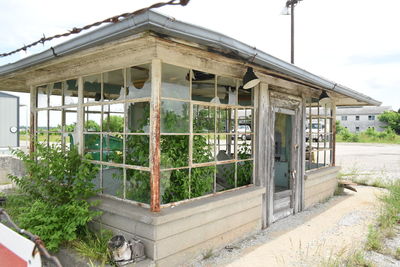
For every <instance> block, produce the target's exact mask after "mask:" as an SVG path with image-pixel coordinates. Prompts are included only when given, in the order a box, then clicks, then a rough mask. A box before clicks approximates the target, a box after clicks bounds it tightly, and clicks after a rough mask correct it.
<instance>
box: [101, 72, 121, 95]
mask: <svg viewBox="0 0 400 267" xmlns="http://www.w3.org/2000/svg"><path fill="white" fill-rule="evenodd" d="M124 92H125V82H124V70H122V69H120V70H114V71H110V72H105V73H103V98H104V101H111V100H123V99H124V95H125V93H124Z"/></svg>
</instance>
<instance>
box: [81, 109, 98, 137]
mask: <svg viewBox="0 0 400 267" xmlns="http://www.w3.org/2000/svg"><path fill="white" fill-rule="evenodd" d="M84 110H85V128H84V129H85V131H86V132H100V131H101V106H87V107H84Z"/></svg>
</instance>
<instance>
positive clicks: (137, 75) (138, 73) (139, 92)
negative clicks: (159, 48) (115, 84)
mask: <svg viewBox="0 0 400 267" xmlns="http://www.w3.org/2000/svg"><path fill="white" fill-rule="evenodd" d="M126 75H127V77H126V82H127V87H128V88H127V89H128V92H127V93H128V94H127V96H126V99H136V98H142V97H150V96H151V75H150V64H144V65H140V66H133V67H130V68H128V69H127V72H126Z"/></svg>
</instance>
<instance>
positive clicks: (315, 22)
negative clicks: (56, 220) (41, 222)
mask: <svg viewBox="0 0 400 267" xmlns="http://www.w3.org/2000/svg"><path fill="white" fill-rule="evenodd" d="M156 2H158V0H135V1H133V0H116V1H104V0H96V1H92V0H85V1H82V0H80V1H77V0H69V1H54V0H51V1H50V0H35V1H32V0H0V6H1V16H0V25H1V26H0V36H1V38H0V53H4V52H8V51H10V50H14V49H16V48H19V47H21V46H23V44H28V43H31V42H33V41H36V40H37V39H40V38H41V37H42V36H43V34H44V35H45V36H50V35H53V34H57V33H64V32H65V31H68V30H70V29H72V28H73V27H81V26H84V25H86V24H90V23H92V22H94V21H97V20H102V19H105V18H107V17H111V16H114V15H117V14H120V13H124V12H131V11H135V10H137V9H139V8H143V7H146V6H149V5H151V4H153V3H156ZM285 3H286V0H268V1H267V0H247V1H243V0H241V1H239V0H218V1H216V0H190V2H189V4H188V5H187V6H186V7H181V6H171V7H162V8H159V9H155V11H157V12H160V13H162V14H165V15H168V16H171V17H174V18H175V19H177V20H181V21H184V22H188V23H191V24H195V25H198V26H201V27H205V28H208V29H211V30H214V31H217V32H219V33H222V34H225V35H227V36H230V37H232V38H235V39H237V40H240V41H242V42H244V43H246V44H248V45H251V46H254V47H256V48H257V49H260V50H262V51H264V52H266V53H268V54H270V55H273V56H275V57H278V58H280V59H282V60H285V61H288V62H289V61H290V16H285V15H281V11H282V9H283V7H284V6H285ZM399 10H400V1H398V0H380V1H376V0H351V1H349V0H302V1H300V2H299V3H298V5H297V6H296V8H295V65H297V66H299V67H301V68H304V69H306V70H308V71H310V72H312V73H314V74H317V75H320V76H322V77H325V78H327V79H329V80H332V81H334V82H337V83H340V84H342V85H345V86H348V87H350V88H351V89H354V90H356V91H358V92H361V93H363V94H366V95H368V96H370V97H372V98H374V99H376V100H379V101H381V102H382V105H385V106H392V108H393V109H394V110H398V109H399V108H400V73H399V72H400V34H399V27H400V15H399ZM75 36H76V35H75ZM66 40H68V38H63V39H58V40H56V41H54V42H50V43H47V44H46V45H45V46H42V45H39V46H37V47H36V48H35V49H30V50H28V51H27V52H26V53H25V52H20V53H18V54H17V55H15V56H12V57H6V58H0V65H4V64H6V63H10V62H14V61H16V60H19V59H21V58H23V57H26V56H29V55H32V54H34V53H37V52H39V51H42V50H43V49H46V48H49V47H50V46H54V45H56V44H58V43H60V42H63V41H66ZM28 102H29V98H28V97H26V96H22V98H21V103H22V104H29V103H28ZM25 117H26V116H24V118H25ZM24 118H22V117H21V124H22V125H24V124H25V123H24V122H25V119H24Z"/></svg>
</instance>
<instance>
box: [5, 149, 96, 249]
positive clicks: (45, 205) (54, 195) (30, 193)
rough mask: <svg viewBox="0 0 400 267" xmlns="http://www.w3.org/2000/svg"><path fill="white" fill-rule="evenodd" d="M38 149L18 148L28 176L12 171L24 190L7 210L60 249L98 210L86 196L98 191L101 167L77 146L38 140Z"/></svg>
mask: <svg viewBox="0 0 400 267" xmlns="http://www.w3.org/2000/svg"><path fill="white" fill-rule="evenodd" d="M35 148H36V151H35V152H34V153H33V154H32V157H31V156H30V155H29V154H25V153H24V152H22V151H18V150H15V151H13V153H14V154H15V155H16V156H18V157H19V158H20V159H21V160H22V161H23V162H24V165H25V168H26V173H27V174H28V175H27V176H23V177H17V176H12V175H10V176H9V177H10V179H11V180H12V181H13V182H15V183H16V184H17V185H18V187H19V188H20V190H21V191H22V192H23V193H24V195H22V196H15V197H14V198H13V197H11V198H10V200H9V203H8V204H7V207H6V208H7V210H9V211H10V214H11V215H12V216H13V217H14V219H15V220H16V221H17V223H18V224H19V226H20V227H21V228H24V229H27V230H28V231H30V232H32V233H33V234H35V235H38V236H40V238H41V239H42V240H43V241H44V242H45V243H46V247H47V248H48V249H50V250H52V251H57V250H58V247H59V246H60V244H61V243H63V242H65V241H71V240H74V239H76V238H77V234H78V233H79V231H81V230H82V229H84V228H85V227H86V225H87V223H88V222H89V221H91V220H92V219H93V218H94V217H95V216H97V215H99V213H98V212H95V211H91V210H90V206H91V205H92V204H90V203H89V202H87V201H86V199H87V198H88V197H90V196H92V195H94V194H95V193H96V190H95V186H94V184H93V183H92V180H93V179H94V177H95V175H96V173H97V169H96V168H94V167H93V165H92V164H91V163H90V162H89V161H88V160H87V159H85V158H81V156H80V155H79V153H78V151H77V150H76V148H74V147H73V148H71V149H62V147H61V146H59V145H54V146H51V147H45V146H44V145H42V144H36V146H35Z"/></svg>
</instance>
